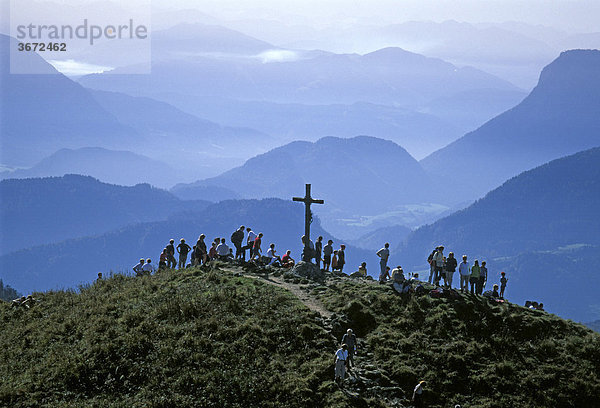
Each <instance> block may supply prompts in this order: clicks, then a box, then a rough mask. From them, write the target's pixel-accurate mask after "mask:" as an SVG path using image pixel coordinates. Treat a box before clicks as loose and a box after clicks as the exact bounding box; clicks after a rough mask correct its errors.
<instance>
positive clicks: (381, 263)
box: [376, 242, 390, 281]
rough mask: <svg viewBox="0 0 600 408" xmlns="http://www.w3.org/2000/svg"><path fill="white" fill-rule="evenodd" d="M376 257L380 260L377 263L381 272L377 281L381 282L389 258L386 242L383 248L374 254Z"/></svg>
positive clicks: (388, 246) (388, 248) (388, 245)
mask: <svg viewBox="0 0 600 408" xmlns="http://www.w3.org/2000/svg"><path fill="white" fill-rule="evenodd" d="M376 255H377V256H378V257H379V258H381V260H380V261H379V266H380V267H381V272H380V273H379V281H381V280H382V277H383V276H384V275H385V270H386V267H387V262H388V258H389V257H390V244H389V243H387V242H386V243H385V245H384V247H383V248H381V249H380V250H379V251H377V252H376Z"/></svg>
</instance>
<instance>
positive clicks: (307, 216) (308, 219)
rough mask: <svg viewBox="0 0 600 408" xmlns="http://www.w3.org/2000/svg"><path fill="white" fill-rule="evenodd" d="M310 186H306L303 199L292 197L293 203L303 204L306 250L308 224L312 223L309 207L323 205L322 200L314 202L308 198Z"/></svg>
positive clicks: (308, 235)
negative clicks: (299, 202) (304, 210)
mask: <svg viewBox="0 0 600 408" xmlns="http://www.w3.org/2000/svg"><path fill="white" fill-rule="evenodd" d="M310 186H311V185H310V184H307V185H306V195H305V196H304V197H292V200H294V201H301V202H303V203H304V206H305V209H306V212H305V214H304V236H305V237H306V240H305V242H304V247H305V248H306V247H307V246H308V245H309V244H308V243H309V242H310V223H311V221H312V214H311V212H310V205H311V204H324V203H325V201H323V200H315V199H314V198H312V197H311V196H310Z"/></svg>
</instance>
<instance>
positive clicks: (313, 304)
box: [229, 269, 333, 319]
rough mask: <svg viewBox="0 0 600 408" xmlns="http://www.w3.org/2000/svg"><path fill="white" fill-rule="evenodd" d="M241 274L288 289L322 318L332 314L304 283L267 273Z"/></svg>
mask: <svg viewBox="0 0 600 408" xmlns="http://www.w3.org/2000/svg"><path fill="white" fill-rule="evenodd" d="M229 271H231V272H235V271H234V270H232V269H229ZM243 275H244V277H246V278H252V279H260V280H262V281H263V282H265V283H268V284H270V285H273V286H277V287H280V288H283V289H286V290H288V291H290V292H291V293H292V294H293V295H294V296H296V297H297V298H298V300H300V301H301V302H302V303H303V304H304V305H305V306H306V307H308V308H309V309H310V310H313V311H315V312H317V313H319V314H320V315H321V316H323V317H324V318H327V319H329V318H330V317H331V315H332V314H333V312H332V311H330V310H327V309H326V308H325V306H324V305H323V303H321V301H320V300H319V299H317V298H316V297H314V296H312V295H311V294H310V289H308V287H306V285H298V284H294V283H291V282H286V281H284V280H283V279H282V278H281V277H279V276H273V275H268V276H267V275H256V274H249V273H243Z"/></svg>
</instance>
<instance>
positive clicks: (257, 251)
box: [252, 232, 263, 260]
mask: <svg viewBox="0 0 600 408" xmlns="http://www.w3.org/2000/svg"><path fill="white" fill-rule="evenodd" d="M262 237H263V233H262V232H261V233H259V234H258V236H257V237H256V238H254V245H253V246H252V259H254V258H257V259H259V260H260V257H261V255H262V249H261V248H260V245H261V243H262Z"/></svg>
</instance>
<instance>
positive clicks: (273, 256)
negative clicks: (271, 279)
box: [267, 244, 281, 265]
mask: <svg viewBox="0 0 600 408" xmlns="http://www.w3.org/2000/svg"><path fill="white" fill-rule="evenodd" d="M275 252H276V251H275V244H271V245H269V249H268V250H267V257H269V258H271V262H269V265H273V264H274V263H275V262H280V263H281V259H280V258H279V257H278V256H277V255H276V254H275Z"/></svg>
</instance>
